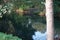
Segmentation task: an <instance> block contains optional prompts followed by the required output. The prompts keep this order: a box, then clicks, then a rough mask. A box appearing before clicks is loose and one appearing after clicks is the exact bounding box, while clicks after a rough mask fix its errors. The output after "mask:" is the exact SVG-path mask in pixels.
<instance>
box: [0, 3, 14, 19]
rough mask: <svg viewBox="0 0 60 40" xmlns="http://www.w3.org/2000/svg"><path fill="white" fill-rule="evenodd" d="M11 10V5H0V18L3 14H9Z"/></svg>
mask: <svg viewBox="0 0 60 40" xmlns="http://www.w3.org/2000/svg"><path fill="white" fill-rule="evenodd" d="M12 9H13V4H12V3H5V4H4V5H0V17H1V18H2V16H3V15H4V14H10V13H11V11H12Z"/></svg>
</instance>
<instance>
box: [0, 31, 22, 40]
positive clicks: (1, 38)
mask: <svg viewBox="0 0 60 40" xmlns="http://www.w3.org/2000/svg"><path fill="white" fill-rule="evenodd" d="M0 40H22V39H20V38H18V37H16V36H13V35H12V34H8V35H7V34H5V33H1V32H0Z"/></svg>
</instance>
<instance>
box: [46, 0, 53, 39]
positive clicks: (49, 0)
mask: <svg viewBox="0 0 60 40" xmlns="http://www.w3.org/2000/svg"><path fill="white" fill-rule="evenodd" d="M53 19H54V18H53V0H46V22H47V40H54V23H53V22H54V20H53Z"/></svg>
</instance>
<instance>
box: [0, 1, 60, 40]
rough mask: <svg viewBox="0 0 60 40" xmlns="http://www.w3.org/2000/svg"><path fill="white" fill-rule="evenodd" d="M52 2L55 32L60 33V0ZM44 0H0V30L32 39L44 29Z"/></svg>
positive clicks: (27, 39)
mask: <svg viewBox="0 0 60 40" xmlns="http://www.w3.org/2000/svg"><path fill="white" fill-rule="evenodd" d="M53 2H54V7H53V8H54V24H55V34H60V32H59V29H60V27H59V26H60V0H53ZM45 19H46V17H45V0H0V32H3V33H6V34H13V36H18V37H19V38H22V39H23V40H32V35H33V34H34V31H37V30H38V31H41V32H45V31H46V20H45Z"/></svg>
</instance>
